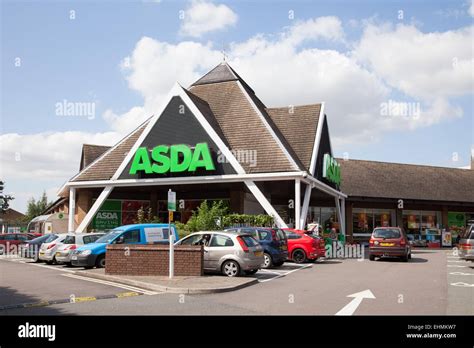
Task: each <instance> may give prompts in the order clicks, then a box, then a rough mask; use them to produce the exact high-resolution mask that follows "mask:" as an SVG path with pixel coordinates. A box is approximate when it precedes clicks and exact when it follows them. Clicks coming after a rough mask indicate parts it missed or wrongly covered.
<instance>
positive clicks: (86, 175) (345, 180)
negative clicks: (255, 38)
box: [46, 62, 474, 240]
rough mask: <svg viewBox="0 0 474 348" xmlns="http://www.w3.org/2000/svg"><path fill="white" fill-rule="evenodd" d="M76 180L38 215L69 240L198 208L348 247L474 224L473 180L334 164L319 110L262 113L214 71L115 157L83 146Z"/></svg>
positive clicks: (408, 168) (110, 150) (174, 95)
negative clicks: (140, 213)
mask: <svg viewBox="0 0 474 348" xmlns="http://www.w3.org/2000/svg"><path fill="white" fill-rule="evenodd" d="M80 163H81V164H80V171H79V173H78V174H77V175H75V176H74V177H72V178H71V179H70V180H69V181H68V182H67V183H66V184H65V185H64V186H63V187H62V188H61V189H60V192H59V196H60V198H59V199H58V200H57V201H56V202H55V203H53V204H52V205H51V206H50V207H49V208H48V210H47V212H46V213H54V212H59V211H62V212H64V213H67V214H64V215H66V217H67V218H68V226H69V230H70V231H76V232H82V231H85V230H91V229H103V228H112V227H115V226H117V225H122V224H127V223H133V221H134V220H135V219H136V212H137V210H138V209H139V208H140V207H144V208H146V209H147V208H151V209H152V212H153V214H154V215H157V216H158V217H160V218H161V219H162V221H167V210H166V199H167V191H168V190H169V189H171V190H173V191H176V195H177V200H178V211H177V212H176V213H175V220H178V221H182V222H185V221H187V219H189V217H190V216H191V214H192V211H193V210H194V209H195V208H196V207H197V206H198V205H199V203H200V202H202V201H203V200H205V199H206V200H224V201H227V202H228V203H229V206H230V209H231V211H232V212H236V213H248V214H257V213H266V214H269V215H272V216H273V217H274V218H275V222H276V224H277V225H278V226H280V227H288V226H289V227H295V228H304V227H305V226H306V225H307V224H308V223H310V222H316V223H320V224H321V225H322V226H323V228H328V229H331V228H335V229H336V230H337V231H338V232H340V233H342V234H344V235H346V236H347V238H348V239H349V240H351V239H352V238H353V237H358V236H366V235H367V233H369V232H370V231H371V229H372V228H373V227H375V226H394V225H395V226H396V225H398V226H403V227H405V229H407V231H408V232H409V233H412V234H419V235H421V234H423V231H424V230H426V229H430V228H452V230H453V231H455V230H457V229H462V228H464V227H465V226H466V224H467V223H468V221H469V220H470V219H474V170H472V168H473V166H472V164H471V169H470V170H469V169H454V168H442V167H431V166H421V165H408V164H396V163H385V162H374V161H360V160H352V159H350V160H342V159H334V156H333V152H332V146H331V138H330V133H329V123H328V117H327V116H326V114H325V113H324V103H316V104H311V105H303V106H289V107H276V108H270V107H267V106H266V105H265V104H264V103H263V102H262V101H261V100H260V99H258V97H257V96H256V95H255V93H254V91H253V90H252V88H251V87H250V86H249V85H248V84H247V83H246V82H245V81H244V80H243V79H242V78H241V77H240V76H239V75H238V74H237V73H236V72H235V71H234V70H233V69H232V68H231V67H230V66H229V65H228V64H227V63H226V62H223V63H221V64H219V65H218V66H217V67H215V68H214V69H212V70H211V71H210V72H209V73H207V74H206V75H204V76H203V77H202V78H200V79H199V80H197V81H196V82H195V83H193V84H192V85H191V86H190V87H189V88H187V89H186V88H183V87H181V86H180V85H179V84H176V85H175V86H174V87H173V88H172V90H171V91H170V93H169V95H168V96H167V97H166V99H165V100H164V103H163V105H162V106H161V108H160V109H159V110H157V112H156V114H155V115H154V116H152V117H151V118H149V119H148V120H147V121H145V122H144V123H143V124H142V125H140V126H139V127H138V128H136V129H134V130H132V131H131V133H130V134H128V135H127V136H126V137H125V138H123V139H122V140H121V141H119V142H118V143H117V144H115V145H114V146H112V147H108V146H97V145H89V144H85V145H83V149H82V155H81V161H80Z"/></svg>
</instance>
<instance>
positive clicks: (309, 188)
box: [300, 184, 313, 228]
mask: <svg viewBox="0 0 474 348" xmlns="http://www.w3.org/2000/svg"><path fill="white" fill-rule="evenodd" d="M312 189H313V188H312V185H311V184H306V189H305V192H304V200H303V207H302V208H301V217H300V227H301V228H305V227H306V226H305V225H306V223H305V222H306V217H307V216H308V208H309V201H310V199H311V191H312Z"/></svg>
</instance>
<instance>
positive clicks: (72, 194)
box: [67, 187, 76, 232]
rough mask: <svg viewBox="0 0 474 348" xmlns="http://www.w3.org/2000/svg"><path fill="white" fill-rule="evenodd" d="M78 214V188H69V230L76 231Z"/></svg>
mask: <svg viewBox="0 0 474 348" xmlns="http://www.w3.org/2000/svg"><path fill="white" fill-rule="evenodd" d="M75 215H76V188H75V187H70V188H69V216H68V217H69V220H68V225H67V231H68V232H74V216H75Z"/></svg>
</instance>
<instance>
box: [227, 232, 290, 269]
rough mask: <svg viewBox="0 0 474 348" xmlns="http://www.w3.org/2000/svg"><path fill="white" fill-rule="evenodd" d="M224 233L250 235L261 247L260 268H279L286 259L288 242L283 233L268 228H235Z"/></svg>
mask: <svg viewBox="0 0 474 348" xmlns="http://www.w3.org/2000/svg"><path fill="white" fill-rule="evenodd" d="M226 231H234V232H240V233H245V234H250V235H251V236H252V237H254V238H255V239H256V240H257V241H258V242H259V243H260V244H261V245H262V247H263V257H264V262H263V266H262V268H271V267H280V266H281V265H283V263H284V262H285V261H286V260H287V259H288V240H287V238H286V234H285V232H283V231H282V230H281V229H279V228H269V227H235V228H228V229H226Z"/></svg>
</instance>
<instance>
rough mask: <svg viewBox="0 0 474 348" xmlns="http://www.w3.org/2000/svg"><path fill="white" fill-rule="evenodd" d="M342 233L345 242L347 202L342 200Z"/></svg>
mask: <svg viewBox="0 0 474 348" xmlns="http://www.w3.org/2000/svg"><path fill="white" fill-rule="evenodd" d="M341 216H342V220H341V232H342V234H343V235H344V240H346V200H345V198H341Z"/></svg>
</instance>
